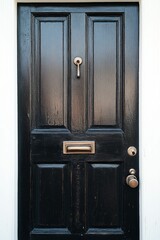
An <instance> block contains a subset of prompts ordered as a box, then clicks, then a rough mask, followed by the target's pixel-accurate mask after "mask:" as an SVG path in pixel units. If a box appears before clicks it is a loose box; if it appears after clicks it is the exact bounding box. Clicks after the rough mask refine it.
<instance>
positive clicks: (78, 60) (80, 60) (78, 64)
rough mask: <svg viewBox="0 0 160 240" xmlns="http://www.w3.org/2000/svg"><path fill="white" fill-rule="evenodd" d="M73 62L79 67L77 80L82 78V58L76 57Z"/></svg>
mask: <svg viewBox="0 0 160 240" xmlns="http://www.w3.org/2000/svg"><path fill="white" fill-rule="evenodd" d="M73 62H74V64H75V65H76V66H77V78H80V65H81V64H82V62H83V61H82V58H81V57H75V58H74V61H73Z"/></svg>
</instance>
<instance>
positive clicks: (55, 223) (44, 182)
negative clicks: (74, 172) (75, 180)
mask: <svg viewBox="0 0 160 240" xmlns="http://www.w3.org/2000/svg"><path fill="white" fill-rule="evenodd" d="M33 177H34V188H33V195H34V197H33V198H34V205H33V209H34V225H35V227H47V228H48V227H52V228H53V227H54V228H56V227H61V228H63V227H66V226H67V215H68V213H69V212H70V204H69V198H70V194H69V189H71V186H69V175H68V167H67V165H66V164H37V165H35V166H34V171H33ZM60 190H61V191H60ZM66 195H67V196H68V197H67V198H66Z"/></svg>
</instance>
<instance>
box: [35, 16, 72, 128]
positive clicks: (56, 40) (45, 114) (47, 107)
mask: <svg viewBox="0 0 160 240" xmlns="http://www.w3.org/2000/svg"><path fill="white" fill-rule="evenodd" d="M68 25H69V19H68V16H63V15H62V16H61V15H59V14H58V16H52V17H51V16H49V17H40V16H34V18H33V22H32V29H33V31H34V33H33V35H32V41H33V43H34V44H33V45H32V48H33V54H34V57H33V59H34V60H35V65H34V66H35V69H34V75H35V76H34V80H33V83H32V84H33V85H32V91H33V92H32V98H33V109H32V111H33V116H34V117H33V119H32V121H33V120H34V121H35V126H36V127H45V128H47V127H56V126H57V127H67V126H68V125H67V124H68V123H67V114H68V109H67V106H68V95H67V86H68V42H69V36H68ZM34 98H35V99H34ZM35 109H36V111H35Z"/></svg>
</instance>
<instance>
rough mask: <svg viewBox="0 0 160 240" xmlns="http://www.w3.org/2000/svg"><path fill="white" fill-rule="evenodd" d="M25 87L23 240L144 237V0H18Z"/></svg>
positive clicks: (21, 135)
mask: <svg viewBox="0 0 160 240" xmlns="http://www.w3.org/2000/svg"><path fill="white" fill-rule="evenodd" d="M76 56H80V57H82V59H83V63H82V64H81V66H80V71H81V77H80V78H79V79H77V77H76V66H75V64H74V63H73V59H74V58H75V57H76ZM18 94H19V95H18V99H19V101H18V104H19V181H18V182H19V213H18V216H19V240H22V239H23V240H29V239H32V240H51V239H55V240H59V239H61V240H63V239H65V240H66V239H73V240H75V239H76V240H78V239H88V240H89V239H96V240H97V239H99V240H102V239H105V240H110V239H113V240H114V239H115V240H118V239H119V240H122V239H123V240H124V239H126V240H138V239H139V212H138V205H139V201H138V188H137V189H131V188H129V187H128V186H127V185H126V183H125V178H126V176H127V175H128V174H129V169H130V168H135V169H136V176H137V177H138V154H137V155H136V156H134V157H130V156H128V155H127V148H128V147H129V146H131V145H133V146H135V147H137V149H138V5H137V4H135V3H134V4H102V3H101V4H100V3H99V4H19V7H18ZM66 140H73V141H76V140H78V141H79V140H82V141H83V140H93V141H95V142H96V153H95V154H94V155H87V154H84V155H64V154H63V151H62V149H63V148H62V144H63V141H66Z"/></svg>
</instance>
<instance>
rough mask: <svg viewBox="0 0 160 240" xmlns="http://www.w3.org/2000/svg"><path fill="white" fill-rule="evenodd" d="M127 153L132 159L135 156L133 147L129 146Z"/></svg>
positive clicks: (135, 151) (135, 152) (135, 150)
mask: <svg viewBox="0 0 160 240" xmlns="http://www.w3.org/2000/svg"><path fill="white" fill-rule="evenodd" d="M127 152H128V155H130V156H132V157H133V156H135V155H136V154H137V149H136V148H135V147H133V146H131V147H129V148H128V150H127Z"/></svg>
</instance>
